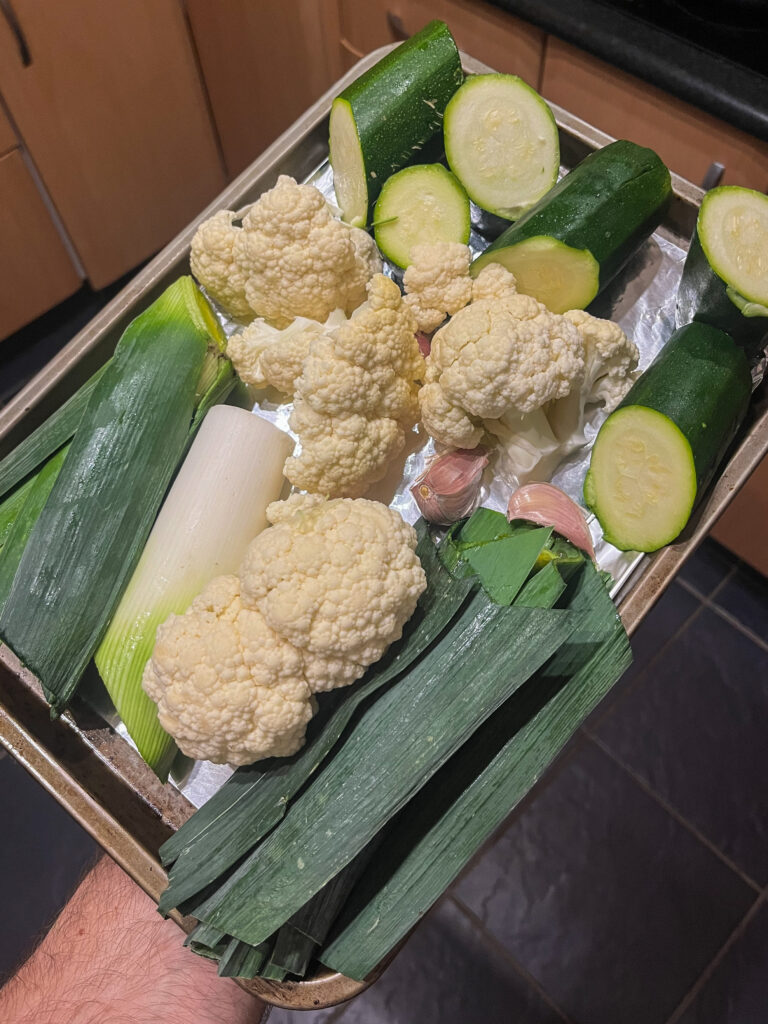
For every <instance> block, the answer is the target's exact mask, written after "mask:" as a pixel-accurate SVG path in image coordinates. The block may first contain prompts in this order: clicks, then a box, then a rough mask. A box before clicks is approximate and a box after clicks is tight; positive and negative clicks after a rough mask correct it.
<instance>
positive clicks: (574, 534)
mask: <svg viewBox="0 0 768 1024" xmlns="http://www.w3.org/2000/svg"><path fill="white" fill-rule="evenodd" d="M507 519H510V520H512V519H526V520H528V522H531V523H537V524H538V525H539V526H551V527H552V528H553V529H555V530H556V531H557V532H558V533H559V534H560V535H561V536H562V537H565V539H566V540H569V541H570V542H571V544H573V546H574V547H576V548H580V549H581V550H582V551H586V553H587V554H588V555H589V557H590V558H591V559H592V561H593V562H594V560H595V549H594V547H593V546H592V535H591V533H590V532H589V527H588V526H587V521H586V519H585V518H584V513H583V512H582V510H581V508H580V507H579V506H578V505H577V504H576V502H575V501H573V500H572V499H571V498H569V497H568V495H567V494H565V492H564V491H561V490H560V488H559V487H555V486H554V484H526V485H525V486H524V487H518V489H517V490H516V491H515V492H514V494H513V495H512V497H511V498H510V499H509V505H508V506H507Z"/></svg>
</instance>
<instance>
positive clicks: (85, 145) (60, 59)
mask: <svg viewBox="0 0 768 1024" xmlns="http://www.w3.org/2000/svg"><path fill="white" fill-rule="evenodd" d="M14 9H15V11H16V15H17V18H18V22H19V25H20V26H21V29H22V31H23V33H24V36H25V37H26V41H27V44H28V48H29V53H30V56H31V63H30V64H29V66H27V67H25V66H24V65H23V63H22V61H21V59H20V54H19V51H18V47H17V44H16V41H15V39H14V37H13V35H12V33H11V31H10V29H9V27H8V25H7V23H6V22H5V20H4V19H2V18H0V93H2V95H3V98H4V99H5V101H6V103H7V104H8V109H9V110H10V112H11V114H12V116H13V119H14V121H15V122H16V124H17V126H18V128H19V132H20V134H21V136H22V138H23V139H24V143H25V145H26V147H27V148H28V150H29V152H30V154H31V156H32V159H33V160H34V162H35V165H36V167H37V169H38V171H39V172H40V175H41V177H42V179H43V181H44V182H45V185H46V188H47V189H48V192H49V194H50V196H51V198H52V200H53V202H54V204H55V206H56V208H57V210H58V212H59V214H60V215H61V218H62V220H63V222H64V225H65V227H66V229H67V232H68V233H69V236H70V238H71V239H72V242H73V244H74V247H75V249H76V251H77V253H78V255H79V257H80V259H81V260H82V262H83V265H84V267H85V269H86V272H87V274H88V277H89V278H90V280H91V282H92V284H93V285H94V286H95V287H97V288H98V287H101V286H103V285H105V284H107V283H109V282H110V281H113V280H114V279H115V278H117V277H119V276H120V275H121V274H123V273H125V271H127V270H129V269H130V268H132V267H134V266H135V265H136V264H137V263H139V262H140V261H141V260H143V259H145V258H146V257H147V256H149V255H151V254H152V253H153V252H154V251H156V250H157V249H159V248H160V247H161V246H163V245H164V244H165V243H166V242H167V241H169V240H170V239H171V238H172V237H173V236H174V235H175V234H176V233H177V232H178V231H179V230H180V229H181V228H182V227H184V225H185V224H186V223H187V221H189V220H190V219H191V218H192V217H193V216H194V215H195V214H196V213H198V212H199V210H200V208H201V207H203V206H204V205H205V204H206V203H208V202H210V200H211V199H213V197H214V196H215V195H216V193H217V192H218V191H219V190H220V189H221V188H223V186H224V184H225V180H226V179H225V175H224V168H223V166H222V162H221V157H220V154H219V151H218V146H217V143H216V139H215V134H214V131H213V126H212V124H211V120H210V116H209V113H208V107H207V104H206V100H205V95H204V92H203V88H202V84H201V81H200V77H199V73H198V69H197V65H196V62H195V58H194V54H193V50H192V44H191V40H190V38H189V33H188V30H187V26H186V23H185V21H184V18H183V14H182V10H181V6H180V4H179V2H178V0H108V2H105V0H66V2H63V0H61V2H59V0H14Z"/></svg>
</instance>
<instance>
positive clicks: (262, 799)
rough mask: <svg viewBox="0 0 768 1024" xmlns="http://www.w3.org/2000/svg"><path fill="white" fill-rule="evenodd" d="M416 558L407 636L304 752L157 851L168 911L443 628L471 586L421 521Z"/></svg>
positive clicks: (341, 695)
mask: <svg viewBox="0 0 768 1024" xmlns="http://www.w3.org/2000/svg"><path fill="white" fill-rule="evenodd" d="M417 533H418V534H419V542H418V546H417V548H416V551H417V554H418V555H419V558H420V560H421V564H422V566H423V567H424V571H425V573H426V576H427V589H426V590H425V591H424V593H423V594H422V596H421V598H420V599H419V604H418V606H417V609H416V611H415V613H414V614H413V616H412V617H411V619H410V620H409V621H408V623H406V626H405V628H404V630H403V637H402V639H401V640H400V641H399V643H397V644H395V645H393V646H392V647H391V648H390V650H389V651H388V652H387V653H386V655H385V656H384V658H382V660H381V661H380V662H378V663H377V664H376V665H373V666H372V667H371V668H370V669H369V670H368V673H367V674H366V675H365V676H364V677H363V679H362V680H360V682H358V683H356V684H355V685H354V686H353V687H351V688H350V689H349V690H339V691H337V692H336V693H334V694H332V695H329V696H331V698H332V700H331V702H330V709H329V711H328V713H327V714H324V713H323V711H322V710H321V711H320V712H319V713H318V714H317V715H316V716H315V718H314V719H313V721H312V722H310V725H309V728H308V730H307V741H306V743H305V745H304V747H303V748H302V749H301V750H300V751H299V752H298V753H297V754H294V755H293V757H291V758H281V759H279V760H275V759H272V760H269V761H262V762H260V763H258V764H255V765H251V766H248V767H247V768H240V769H238V771H236V772H235V773H234V775H233V776H232V777H231V778H230V779H229V780H228V781H227V782H226V784H225V785H224V786H222V788H221V789H220V790H219V791H218V792H217V793H215V794H214V795H213V796H212V797H211V799H210V800H208V802H207V803H205V804H204V805H203V806H202V807H201V808H200V810H198V811H197V812H196V814H194V815H193V816H192V817H191V818H190V819H189V821H188V822H186V823H185V824H184V825H182V827H181V828H180V829H179V831H178V832H177V833H176V834H175V835H173V836H172V837H171V838H170V839H169V840H168V841H167V842H166V843H165V844H164V845H163V846H162V847H161V849H160V856H161V858H162V860H163V863H164V864H169V863H171V862H173V861H174V860H175V861H176V864H175V865H174V867H173V869H172V870H171V872H170V879H169V888H168V889H166V891H165V892H164V893H163V895H162V897H161V899H160V910H161V911H162V912H166V913H167V912H168V911H169V910H171V909H172V908H173V907H176V906H179V904H180V903H186V902H187V901H188V900H189V899H190V898H191V897H193V896H194V895H195V894H197V893H199V892H201V890H202V889H203V888H204V887H205V886H207V885H209V884H210V883H211V882H213V881H215V880H216V879H217V878H219V877H220V876H221V875H222V874H224V872H225V871H226V870H227V869H228V868H229V867H231V866H232V865H233V864H234V863H236V862H237V861H238V860H239V859H240V858H241V857H242V856H243V855H244V854H246V853H248V852H249V851H250V850H252V849H253V847H254V846H255V845H256V843H257V842H258V841H259V839H261V838H262V837H263V836H264V835H266V834H267V832H268V831H269V830H270V829H271V828H273V827H274V826H275V825H276V824H277V823H278V822H279V821H280V819H281V818H282V817H283V815H284V814H285V811H286V808H287V806H288V802H289V801H290V800H291V798H292V797H293V796H295V794H296V793H297V792H298V791H299V789H300V788H301V786H302V785H304V783H305V782H306V781H307V779H309V778H310V777H311V775H312V774H313V773H314V772H315V771H316V770H317V768H318V766H319V765H320V764H321V763H323V761H324V759H325V758H326V757H327V755H328V753H329V751H330V750H332V749H333V747H334V746H335V744H336V743H337V742H338V740H339V737H340V736H341V734H342V733H343V731H344V729H345V728H346V726H347V725H348V723H349V722H350V720H351V719H352V716H353V715H354V713H355V711H356V710H357V708H358V707H360V705H361V704H362V703H363V702H364V701H366V700H368V699H369V698H370V697H371V696H372V695H373V694H375V693H376V692H378V691H380V690H381V689H382V688H383V687H384V686H386V685H387V684H388V683H390V682H391V681H392V680H393V679H395V678H397V676H398V675H401V674H402V673H403V672H404V671H405V669H406V668H408V666H409V665H411V664H412V663H413V662H414V661H415V660H416V659H417V658H418V657H419V656H420V655H421V654H422V653H423V652H424V650H425V649H426V648H427V647H429V645H430V644H432V643H433V642H434V641H435V639H436V638H437V637H438V636H440V634H441V633H442V632H443V631H444V630H445V629H446V627H447V626H448V624H449V623H450V622H451V621H452V619H453V618H454V616H455V615H456V613H457V612H458V610H459V608H460V607H461V605H462V604H463V603H464V601H465V600H466V597H467V594H468V593H469V590H470V589H471V587H472V583H471V582H465V583H457V582H456V581H455V580H453V579H452V578H451V577H450V576H449V575H448V573H446V572H445V571H444V570H443V569H442V567H441V566H440V563H439V561H438V558H437V554H436V551H435V546H434V543H433V542H432V538H431V536H430V534H429V531H428V530H427V528H426V525H425V524H424V522H423V521H421V522H420V523H419V524H417Z"/></svg>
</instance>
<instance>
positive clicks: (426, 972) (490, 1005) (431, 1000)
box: [341, 901, 562, 1024]
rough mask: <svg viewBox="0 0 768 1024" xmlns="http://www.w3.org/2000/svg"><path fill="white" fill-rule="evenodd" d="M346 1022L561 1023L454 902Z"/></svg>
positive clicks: (422, 930) (354, 1005) (432, 918)
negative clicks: (488, 943) (485, 940)
mask: <svg viewBox="0 0 768 1024" xmlns="http://www.w3.org/2000/svg"><path fill="white" fill-rule="evenodd" d="M341 1021H342V1024H507V1022H510V1024H511V1022H514V1024H562V1018H561V1016H560V1015H559V1014H558V1013H557V1012H556V1011H555V1010H553V1009H552V1008H551V1007H549V1006H548V1005H547V1004H546V1003H545V1002H544V1001H543V1000H542V999H541V998H540V996H539V995H538V994H537V993H536V992H535V990H534V989H533V988H532V987H531V986H530V985H529V984H528V982H527V981H526V979H525V978H524V977H523V976H522V975H521V974H519V973H518V972H517V971H516V970H515V968H514V966H513V965H512V964H511V963H510V962H509V961H508V960H507V959H506V958H505V957H504V956H502V955H500V954H499V953H497V952H496V951H495V950H494V949H493V948H491V947H489V946H487V945H485V944H484V942H483V941H482V939H481V938H480V934H479V932H478V931H477V930H476V929H475V928H474V926H473V925H472V924H471V923H470V922H469V921H468V920H467V918H466V916H465V915H464V914H463V913H462V912H461V911H459V910H458V909H457V908H456V907H455V906H454V905H453V904H452V903H451V902H450V901H447V902H445V903H442V904H440V905H439V906H438V907H437V908H436V909H435V910H434V911H433V912H432V913H431V914H430V915H429V916H428V917H427V918H426V920H424V921H423V922H422V923H421V925H420V926H419V927H418V929H417V930H416V932H415V933H414V934H413V935H412V936H411V938H410V939H409V940H408V942H407V944H406V946H405V948H404V949H403V950H402V951H401V952H400V953H399V954H398V956H397V958H396V959H395V961H394V963H393V964H392V965H391V966H390V967H389V968H388V970H387V971H386V972H385V973H384V975H383V976H382V977H381V978H380V979H379V981H377V982H376V984H375V985H373V986H372V987H371V988H370V989H368V990H367V991H366V992H364V993H363V994H362V995H360V996H358V997H357V998H356V999H354V1000H352V1002H351V1003H350V1004H349V1006H348V1008H347V1009H345V1011H344V1013H343V1014H342V1016H341Z"/></svg>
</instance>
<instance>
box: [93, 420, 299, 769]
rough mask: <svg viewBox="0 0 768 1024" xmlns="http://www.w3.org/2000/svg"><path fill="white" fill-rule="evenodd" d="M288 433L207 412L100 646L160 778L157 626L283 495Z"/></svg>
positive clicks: (129, 722)
mask: <svg viewBox="0 0 768 1024" xmlns="http://www.w3.org/2000/svg"><path fill="white" fill-rule="evenodd" d="M292 450H293V442H292V440H291V439H290V437H289V436H288V435H287V434H286V433H284V432H283V431H281V430H278V428H277V427H275V426H273V425H272V424H271V423H269V422H267V421H266V420H264V419H261V418H260V417H258V416H254V415H253V414H252V413H249V412H246V411H245V410H244V409H236V408H233V407H231V406H218V407H217V408H214V409H211V410H210V412H208V414H207V415H206V417H205V419H204V420H203V424H202V426H201V428H200V430H199V432H198V434H197V437H196V438H195V440H194V442H193V444H192V447H191V448H190V450H189V453H188V455H187V457H186V459H185V460H184V462H183V464H182V466H181V469H180V471H179V473H178V475H177V477H176V479H175V481H174V483H173V486H172V487H171V490H170V492H169V493H168V497H167V498H166V499H165V501H164V503H163V507H162V508H161V510H160V514H159V516H158V517H157V520H156V521H155V525H154V527H153V528H152V533H151V534H150V535H149V540H148V541H147V544H146V546H145V548H144V551H143V552H142V555H141V558H140V559H139V563H138V565H137V566H136V569H135V571H134V573H133V576H132V577H131V580H130V583H129V584H128V586H127V588H126V590H125V592H124V594H123V596H122V599H121V600H120V603H119V605H118V606H117V609H116V610H115V613H114V615H113V616H112V619H111V621H110V623H109V628H108V629H107V632H106V634H105V636H104V639H103V640H102V641H101V644H100V646H99V648H98V650H97V651H96V655H95V661H96V668H97V669H98V670H99V674H100V675H101V678H102V679H103V681H104V684H105V686H106V688H107V691H108V693H109V695H110V697H111V698H112V702H113V704H114V705H115V708H116V710H117V712H118V714H119V715H120V718H121V719H122V721H123V723H124V725H125V727H126V729H127V730H128V733H129V735H130V736H131V739H133V741H134V742H135V744H136V746H137V747H138V750H139V753H140V754H141V756H142V757H143V758H144V760H145V761H146V762H147V764H149V765H150V766H151V767H152V768H153V769H154V770H155V771H156V772H157V774H158V775H159V776H160V778H161V780H162V781H165V779H166V777H167V774H168V769H169V767H170V762H171V760H172V759H173V755H174V753H175V750H176V746H175V744H174V742H173V740H172V739H171V737H170V736H169V735H168V734H167V733H166V732H165V730H164V729H163V728H162V727H161V725H160V723H159V722H158V718H157V708H156V706H155V704H153V702H152V701H151V700H150V699H149V697H147V695H146V694H145V693H144V691H143V689H142V686H141V679H142V674H143V672H144V666H145V665H146V663H147V660H148V659H149V657H150V655H151V654H152V648H153V647H154V645H155V633H156V631H157V627H158V626H159V625H160V624H161V623H162V622H164V621H165V620H166V619H167V618H168V616H169V615H171V614H172V613H175V614H177V615H181V614H182V613H183V612H185V611H186V610H187V608H188V607H189V605H190V604H191V603H192V601H193V600H194V598H195V597H197V595H198V593H199V592H200V591H201V590H202V589H203V587H204V586H205V584H206V583H208V582H209V581H210V580H212V579H213V578H214V577H215V576H221V575H223V574H225V573H233V572H235V571H236V570H237V568H238V566H239V565H240V562H241V561H242V559H243V556H244V555H245V552H246V549H247V547H248V545H249V544H250V542H251V541H252V540H253V538H254V537H255V536H256V535H257V534H258V533H260V532H261V530H263V529H264V527H265V526H266V525H267V518H266V509H267V505H269V504H270V502H272V501H276V500H277V499H278V498H279V497H280V491H281V489H282V486H283V462H284V461H285V459H286V457H287V456H288V455H290V453H291V451H292Z"/></svg>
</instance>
